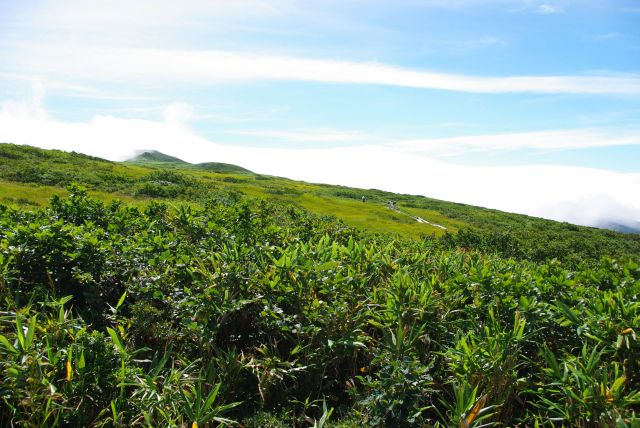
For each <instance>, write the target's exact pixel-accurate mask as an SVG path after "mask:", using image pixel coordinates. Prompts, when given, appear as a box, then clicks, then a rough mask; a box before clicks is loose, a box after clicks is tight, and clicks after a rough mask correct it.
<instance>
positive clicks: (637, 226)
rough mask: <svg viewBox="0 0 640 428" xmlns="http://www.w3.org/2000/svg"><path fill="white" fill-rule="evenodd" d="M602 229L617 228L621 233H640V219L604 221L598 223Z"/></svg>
mask: <svg viewBox="0 0 640 428" xmlns="http://www.w3.org/2000/svg"><path fill="white" fill-rule="evenodd" d="M596 227H599V228H600V229H610V230H615V231H616V232H620V233H640V221H636V222H633V223H620V222H616V221H603V222H600V223H598V224H597V225H596Z"/></svg>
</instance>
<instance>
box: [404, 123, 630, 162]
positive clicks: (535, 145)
mask: <svg viewBox="0 0 640 428" xmlns="http://www.w3.org/2000/svg"><path fill="white" fill-rule="evenodd" d="M627 145H640V131H621V130H613V129H606V128H593V129H562V130H551V131H537V132H520V133H510V134H494V135H467V136H459V137H449V138H433V139H415V140H404V141H395V142H394V143H393V147H394V148H396V149H398V150H402V151H405V152H409V153H415V154H424V155H439V156H455V155H460V154H463V153H470V152H505V151H513V150H521V149H534V150H540V151H558V150H571V149H584V148H591V147H612V146H627Z"/></svg>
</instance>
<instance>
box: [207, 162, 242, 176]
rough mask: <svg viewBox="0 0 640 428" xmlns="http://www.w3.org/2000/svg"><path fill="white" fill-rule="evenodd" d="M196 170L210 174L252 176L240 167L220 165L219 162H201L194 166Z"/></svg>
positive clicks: (227, 164)
mask: <svg viewBox="0 0 640 428" xmlns="http://www.w3.org/2000/svg"><path fill="white" fill-rule="evenodd" d="M195 167H196V168H199V169H204V170H205V171H211V172H229V173H233V172H238V173H246V174H253V173H252V172H251V171H249V170H248V169H246V168H242V167H241V166H237V165H232V164H229V163H221V162H203V163H197V164H195Z"/></svg>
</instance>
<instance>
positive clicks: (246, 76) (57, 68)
mask: <svg viewBox="0 0 640 428" xmlns="http://www.w3.org/2000/svg"><path fill="white" fill-rule="evenodd" d="M10 64H11V67H13V68H15V70H12V72H13V73H16V74H21V73H27V74H35V75H39V76H42V78H43V79H44V78H45V76H47V78H55V79H58V80H65V79H69V80H71V81H73V82H75V83H77V82H92V81H93V82H100V83H105V82H111V83H120V84H126V85H128V86H135V85H139V86H141V87H150V86H151V87H160V86H164V85H167V84H177V83H180V84H192V85H213V84H219V83H223V82H226V83H228V82H234V81H236V82H241V81H251V80H274V81H278V80H294V81H296V80H297V81H313V82H326V83H352V84H372V85H389V86H401V87H413V88H423V89H439V90H447V91H458V92H471V93H518V92H529V93H575V94H610V95H627V96H631V95H639V94H640V75H635V74H630V75H619V74H615V75H609V76H608V75H601V74H600V75H590V76H589V75H574V76H572V75H566V76H510V77H483V76H468V75H458V74H447V73H436V72H430V71H422V70H413V69H408V68H402V67H396V66H391V65H386V64H381V63H376V62H353V61H339V60H326V59H310V58H298V57H292V56H277V55H260V54H251V53H242V52H232V51H211V50H203V51H179V50H169V49H146V48H107V47H100V46H91V47H89V46H82V45H65V46H57V47H50V46H39V45H29V46H26V45H25V46H24V50H21V51H20V53H19V54H18V55H17V56H15V57H14V58H13V60H12V61H10Z"/></svg>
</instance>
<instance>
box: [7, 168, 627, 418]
mask: <svg viewBox="0 0 640 428" xmlns="http://www.w3.org/2000/svg"><path fill="white" fill-rule="evenodd" d="M87 161H88V162H91V161H93V160H91V159H88V160H87ZM96 162H97V161H96ZM116 166H117V165H116ZM5 172H6V170H5ZM155 173H160V172H158V171H156V172H155ZM169 173H175V171H173V172H171V171H169V172H167V171H165V172H164V173H163V174H169ZM139 176H140V177H145V176H146V174H140V175H139ZM182 176H184V177H187V176H186V175H184V174H182ZM163 177H164V178H163V179H167V177H168V176H167V175H164V176H163ZM156 178H157V177H156ZM174 178H175V177H174ZM172 179H173V178H172ZM145 180H146V179H145ZM154 180H155V179H154ZM158 180H159V179H158ZM158 180H155V181H158ZM150 182H153V180H152V181H150ZM203 182H204V181H203ZM185 195H186V196H188V194H185ZM230 195H235V197H230ZM196 196H197V195H196ZM209 196H210V197H209V198H208V199H206V200H201V201H202V202H201V203H199V204H198V205H197V206H195V205H186V204H178V205H169V204H167V203H166V202H150V203H147V204H146V205H144V206H142V207H141V208H136V207H133V206H131V205H128V204H124V203H121V202H110V203H105V202H102V201H100V200H97V199H94V198H91V197H89V196H88V194H87V192H86V190H84V189H82V188H79V187H77V186H74V187H71V188H70V189H69V196H68V198H60V197H54V198H52V200H51V201H50V203H49V205H48V206H46V207H43V208H34V207H28V208H29V209H23V208H10V207H8V206H2V207H1V208H0V299H1V301H2V309H1V312H0V400H2V405H0V425H2V426H12V425H23V426H188V425H191V426H196V424H197V426H207V425H208V426H216V425H225V424H226V425H233V424H242V425H244V426H247V427H279V426H280V427H288V426H317V427H319V426H338V427H340V426H342V427H355V426H361V425H363V424H364V425H366V426H388V427H403V426H407V427H408V426H412V427H413V426H433V425H439V426H461V427H462V426H464V427H471V426H476V427H477V426H481V425H485V424H494V425H498V426H499V425H509V426H516V425H520V426H534V425H535V424H539V425H542V426H578V427H580V426H582V427H591V426H617V427H625V426H640V420H639V419H637V418H636V416H635V414H636V412H638V411H639V410H640V383H639V380H640V371H639V369H640V367H638V365H639V357H640V349H639V344H638V341H637V331H638V328H640V325H639V323H640V303H639V302H638V293H639V292H640V266H639V265H638V263H637V261H638V260H637V259H638V257H630V258H625V259H620V260H618V261H616V260H613V259H611V258H607V257H603V258H598V259H596V258H595V257H592V258H585V259H584V260H581V261H580V260H578V259H575V260H565V261H558V260H556V259H549V260H545V261H535V260H527V258H530V257H529V255H527V254H526V253H525V254H522V255H521V256H522V257H519V258H518V259H514V258H511V257H505V256H504V253H505V251H503V250H500V251H498V252H497V253H496V252H495V251H487V250H491V247H490V245H492V244H490V242H480V244H478V248H480V250H482V251H478V250H475V249H474V248H475V246H474V245H468V246H467V245H466V244H465V246H463V247H459V246H458V243H459V242H466V241H465V239H467V240H472V239H475V238H472V237H473V236H480V235H481V232H474V233H476V235H469V236H466V235H464V234H462V235H461V234H458V235H455V236H453V235H444V237H442V238H436V237H429V236H427V237H423V238H422V239H404V238H399V237H397V236H394V235H385V234H371V233H369V232H366V231H363V230H357V229H353V228H351V227H349V226H347V225H345V224H344V223H342V222H341V221H339V220H336V219H335V218H331V217H321V216H318V215H315V214H312V213H310V212H308V211H306V210H304V209H301V208H297V207H295V206H292V205H287V204H283V203H280V202H269V201H265V200H255V199H248V198H243V197H241V195H237V194H235V193H224V192H218V193H211V194H210V195H209ZM452 205H453V204H452ZM505 221H508V220H505ZM614 236H617V235H614ZM567 237H568V238H567ZM563 239H569V240H571V239H573V237H572V235H567V236H563V235H559V236H558V241H559V243H558V245H561V244H562V243H563V241H562V240H563ZM621 242H627V241H626V240H624V239H621ZM472 244H473V242H472ZM519 245H521V248H524V249H525V250H526V251H532V249H533V248H536V246H537V245H538V244H536V243H532V244H531V245H530V246H527V245H526V241H523V242H520V243H519ZM625 245H626V244H625ZM612 248H613V247H612ZM576 254H577V253H576ZM576 254H574V255H576ZM602 255H605V256H606V253H605V252H603V253H602ZM636 256H637V253H636ZM576 257H577V256H576ZM194 423H195V424H194Z"/></svg>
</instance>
